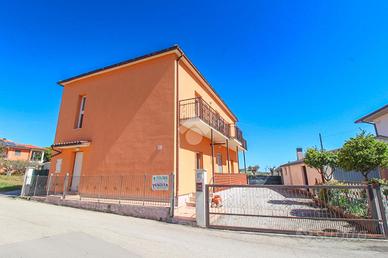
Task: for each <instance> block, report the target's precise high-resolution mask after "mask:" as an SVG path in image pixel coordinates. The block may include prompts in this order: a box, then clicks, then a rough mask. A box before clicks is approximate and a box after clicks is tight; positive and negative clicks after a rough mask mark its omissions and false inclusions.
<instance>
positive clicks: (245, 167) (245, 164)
mask: <svg viewBox="0 0 388 258" xmlns="http://www.w3.org/2000/svg"><path fill="white" fill-rule="evenodd" d="M243 156H244V171H245V174H246V173H247V163H246V161H245V151H243Z"/></svg>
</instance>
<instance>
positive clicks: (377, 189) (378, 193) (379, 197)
mask: <svg viewBox="0 0 388 258" xmlns="http://www.w3.org/2000/svg"><path fill="white" fill-rule="evenodd" d="M373 192H374V196H375V201H376V206H377V207H378V210H377V211H378V213H379V220H380V221H381V224H380V223H379V224H380V227H381V228H382V231H383V233H384V236H385V238H388V226H387V217H386V216H385V208H384V204H383V201H382V192H381V188H380V185H376V186H374V187H373Z"/></svg>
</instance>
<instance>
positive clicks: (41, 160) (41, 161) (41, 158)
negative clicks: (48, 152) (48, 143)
mask: <svg viewBox="0 0 388 258" xmlns="http://www.w3.org/2000/svg"><path fill="white" fill-rule="evenodd" d="M43 161H44V151H42V156H41V157H40V163H43Z"/></svg>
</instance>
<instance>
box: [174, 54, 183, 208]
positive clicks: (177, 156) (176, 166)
mask: <svg viewBox="0 0 388 258" xmlns="http://www.w3.org/2000/svg"><path fill="white" fill-rule="evenodd" d="M178 51H179V52H180V53H181V55H180V56H179V57H178V58H177V59H176V61H175V65H176V67H175V69H176V99H175V102H176V117H175V119H176V128H175V135H176V146H175V152H176V161H175V170H176V171H175V180H176V191H175V198H176V200H177V201H178V193H179V146H180V139H179V138H180V135H179V123H180V119H179V118H180V115H179V112H180V109H179V108H180V107H179V61H180V60H181V58H182V57H183V53H182V51H181V50H180V49H179V48H178Z"/></svg>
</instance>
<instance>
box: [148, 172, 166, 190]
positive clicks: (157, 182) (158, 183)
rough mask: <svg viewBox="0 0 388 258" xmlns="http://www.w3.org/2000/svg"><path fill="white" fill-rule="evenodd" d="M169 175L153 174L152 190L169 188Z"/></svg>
mask: <svg viewBox="0 0 388 258" xmlns="http://www.w3.org/2000/svg"><path fill="white" fill-rule="evenodd" d="M168 181H169V180H168V175H159V176H152V191H166V190H168Z"/></svg>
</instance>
